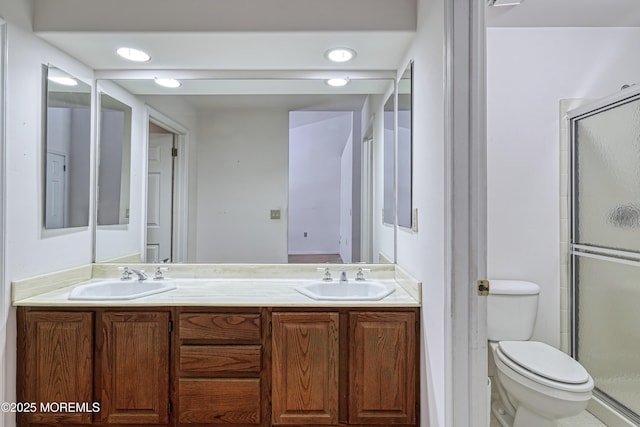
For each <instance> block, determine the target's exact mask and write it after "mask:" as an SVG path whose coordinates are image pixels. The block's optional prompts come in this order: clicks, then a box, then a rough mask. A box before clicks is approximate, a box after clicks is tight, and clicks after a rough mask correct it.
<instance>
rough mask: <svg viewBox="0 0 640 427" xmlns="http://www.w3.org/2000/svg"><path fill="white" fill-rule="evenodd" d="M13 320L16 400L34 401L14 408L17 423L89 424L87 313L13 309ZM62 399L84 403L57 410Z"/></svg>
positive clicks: (90, 318) (90, 343)
mask: <svg viewBox="0 0 640 427" xmlns="http://www.w3.org/2000/svg"><path fill="white" fill-rule="evenodd" d="M18 322H19V323H18V331H19V335H18V343H19V353H18V372H19V374H18V375H19V377H18V387H17V389H18V401H19V402H32V403H35V404H36V408H28V410H29V411H30V410H32V409H36V411H37V412H35V413H32V412H26V411H20V412H21V413H20V414H19V418H22V420H20V421H26V422H28V423H42V424H47V423H65V424H88V423H91V408H92V403H93V398H92V397H93V396H92V391H93V357H92V354H93V333H92V331H93V314H92V313H85V312H82V313H80V312H70V313H66V312H55V311H52V312H46V311H23V310H22V309H19V311H18ZM67 402H78V403H79V404H81V405H86V407H84V406H82V407H80V408H82V410H80V411H78V410H77V409H74V411H71V412H66V411H63V410H61V409H60V403H62V404H66V403H67ZM40 411H42V412H40ZM76 411H77V412H76ZM20 424H22V422H20Z"/></svg>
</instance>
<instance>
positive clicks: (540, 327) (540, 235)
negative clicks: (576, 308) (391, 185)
mask: <svg viewBox="0 0 640 427" xmlns="http://www.w3.org/2000/svg"><path fill="white" fill-rule="evenodd" d="M639 40H640V29H638V28H520V29H514V28H489V29H488V31H487V76H488V80H487V102H488V108H487V128H488V131H487V156H488V163H487V165H488V212H487V216H488V224H487V227H488V230H487V232H488V236H487V237H488V260H487V261H488V265H487V269H488V274H489V277H490V278H520V279H525V280H530V281H533V282H536V283H538V284H539V285H540V286H541V288H542V290H541V296H540V306H539V314H538V321H537V325H536V331H535V334H534V337H533V338H534V339H536V340H540V341H544V342H547V343H549V344H551V345H554V346H556V347H558V346H560V330H561V326H563V327H564V328H565V330H566V325H561V321H560V309H561V302H563V303H564V302H566V297H567V295H566V289H567V288H566V287H565V288H564V289H565V290H564V291H563V293H564V295H563V296H562V298H561V292H560V289H561V273H560V261H561V258H562V257H565V256H566V248H564V249H563V250H562V253H561V249H560V243H559V242H560V236H559V229H560V205H559V197H560V186H561V184H562V185H566V184H565V183H566V181H565V179H566V176H565V177H563V178H562V179H561V177H560V173H559V167H560V166H559V165H560V157H559V155H560V148H559V129H560V128H559V126H560V125H559V101H560V99H567V98H600V97H603V96H606V95H609V94H611V93H614V92H617V91H619V90H620V88H621V86H622V85H623V84H631V83H637V82H640V57H638V55H634V54H633V53H632V52H637V50H638V49H637V48H638V41H639ZM561 300H562V301H561Z"/></svg>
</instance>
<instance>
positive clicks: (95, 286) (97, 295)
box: [69, 279, 176, 300]
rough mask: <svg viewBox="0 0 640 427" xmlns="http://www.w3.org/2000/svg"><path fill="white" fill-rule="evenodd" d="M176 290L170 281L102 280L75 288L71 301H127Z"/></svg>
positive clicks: (70, 295) (70, 296) (71, 294)
mask: <svg viewBox="0 0 640 427" xmlns="http://www.w3.org/2000/svg"><path fill="white" fill-rule="evenodd" d="M175 288H176V284H175V282H173V281H172V280H167V279H163V280H144V281H142V282H141V281H139V280H103V281H101V282H96V283H88V284H86V285H80V286H76V287H75V288H73V289H72V290H71V293H70V294H69V299H71V300H127V299H135V298H141V297H146V296H148V295H154V294H158V293H160V292H166V291H170V290H172V289H175Z"/></svg>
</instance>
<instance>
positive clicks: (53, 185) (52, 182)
mask: <svg viewBox="0 0 640 427" xmlns="http://www.w3.org/2000/svg"><path fill="white" fill-rule="evenodd" d="M65 172H66V156H64V155H63V154H57V153H52V152H48V153H47V200H46V212H47V213H46V216H45V225H46V228H63V227H64V214H65V209H64V207H65V198H66V187H67V182H66V178H65V176H66V173H65Z"/></svg>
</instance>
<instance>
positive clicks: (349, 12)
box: [16, 0, 640, 109]
mask: <svg viewBox="0 0 640 427" xmlns="http://www.w3.org/2000/svg"><path fill="white" fill-rule="evenodd" d="M16 1H17V0H16ZM429 1H431V0H349V2H345V0H322V1H321V2H318V1H317V0H216V1H211V0H180V1H179V2H176V1H174V0H109V1H108V2H91V1H86V0H33V28H34V31H35V33H36V34H37V35H39V36H40V37H42V38H43V39H45V40H46V41H48V42H49V43H51V44H52V45H54V46H57V47H59V48H60V49H62V50H63V51H66V52H67V53H69V54H70V55H72V56H73V57H75V58H77V59H79V60H80V61H82V62H83V63H85V64H87V65H88V66H90V67H91V68H93V69H95V70H99V75H109V73H111V74H113V73H116V74H117V73H118V72H121V71H122V70H133V71H134V72H135V71H138V72H140V71H144V70H155V71H153V72H152V71H149V73H155V74H160V73H162V74H163V75H162V76H163V77H170V76H171V73H172V71H173V72H175V73H177V74H179V75H180V77H181V78H182V79H184V78H185V77H188V76H189V75H190V74H189V73H190V72H192V73H196V71H202V70H218V71H220V70H222V71H226V72H227V74H226V76H227V77H229V76H233V75H234V73H235V72H238V73H242V72H253V73H254V76H257V77H259V76H260V73H262V72H265V73H269V75H270V76H271V77H274V76H278V73H280V72H281V73H286V76H287V77H292V76H293V77H296V76H297V74H296V73H298V74H299V76H305V78H308V74H309V72H312V73H313V74H314V75H315V76H316V77H318V78H322V77H324V76H325V75H326V76H329V75H331V76H334V75H336V74H339V75H345V76H349V77H353V76H357V75H358V73H361V72H367V73H369V74H368V76H369V77H372V76H374V77H375V76H376V73H378V74H379V76H384V77H389V76H390V75H393V74H394V73H395V70H397V69H398V68H399V67H400V66H401V65H402V61H403V60H404V58H405V55H406V52H407V51H408V49H409V46H410V44H411V42H412V39H413V37H414V35H415V31H416V25H417V24H416V19H417V15H418V8H419V7H420V3H422V4H424V3H426V2H429ZM70 10H73V11H74V12H73V13H68V11H70ZM486 24H487V26H488V27H548V26H563V27H565V26H577V27H582V26H640V0H525V1H524V2H523V3H522V4H521V5H518V6H508V7H487V8H486ZM121 46H128V47H135V48H140V49H143V50H145V51H147V52H148V53H149V54H150V55H151V56H152V59H151V61H149V62H147V63H142V64H139V63H132V62H128V61H126V60H124V59H122V58H120V57H118V56H117V55H116V54H115V50H116V49H117V48H118V47H121ZM336 46H343V47H350V48H352V49H354V50H356V51H357V53H358V55H357V57H356V58H355V60H353V61H351V62H349V63H347V64H334V63H331V62H329V61H328V60H327V59H326V58H325V57H324V53H325V51H326V50H327V49H329V48H331V47H336ZM100 70H101V71H100ZM167 70H168V71H167ZM283 75H284V74H283ZM149 76H150V75H147V76H146V78H148V77H149ZM299 76H298V77H299ZM135 78H136V79H138V78H140V77H139V76H138V77H135ZM292 81H293V80H292ZM138 83H139V82H138ZM245 83H246V82H245ZM121 84H122V85H123V86H125V87H127V88H128V89H129V90H130V91H132V92H133V93H139V94H145V95H150V96H154V95H160V94H168V93H180V91H175V92H171V91H167V90H165V89H162V88H159V87H157V86H156V85H153V84H149V83H148V82H147V83H145V84H142V85H137V84H135V82H131V81H121ZM203 84H204V83H203V82H201V81H199V82H186V83H185V84H184V85H183V87H182V88H181V89H180V90H181V91H183V93H188V94H189V95H192V98H190V99H189V103H190V104H193V105H196V106H198V108H204V107H206V106H207V105H209V104H208V101H207V98H210V97H205V96H202V95H200V96H198V95H196V96H195V97H193V95H195V94H197V93H199V92H198V90H201V89H203V86H202V85H203ZM296 84H297V85H298V86H300V87H299V88H295V90H294V86H293V85H292V86H291V87H290V89H289V90H282V92H281V93H276V92H274V90H272V89H270V91H268V92H264V91H261V90H258V89H256V91H255V93H262V94H263V95H261V97H260V99H261V101H260V102H268V101H266V100H267V99H268V97H267V95H266V94H267V93H269V95H270V96H272V97H274V98H272V101H273V102H276V103H278V105H280V104H282V103H284V102H288V101H291V102H293V103H295V104H298V105H300V101H301V99H303V98H299V97H296V96H292V95H294V94H295V93H298V94H301V93H307V94H311V93H314V95H313V97H316V96H318V98H317V99H315V98H313V97H312V96H311V95H309V96H308V97H307V99H306V100H304V102H302V104H307V105H322V104H326V105H333V109H336V108H339V107H337V106H338V105H339V103H340V102H341V101H340V99H343V100H344V102H345V105H348V106H349V108H347V107H346V106H345V109H351V106H353V105H356V104H360V105H361V103H362V99H363V97H362V92H357V94H354V95H352V98H349V97H347V96H346V95H341V96H340V97H337V98H335V99H330V97H331V95H330V93H327V92H324V93H321V94H319V93H317V91H316V90H315V89H303V88H302V85H300V82H297V83H296ZM265 88H266V86H265ZM324 89H327V88H326V87H325V88H324ZM203 90H205V91H206V93H210V94H213V93H218V94H224V95H225V96H226V101H227V102H229V101H230V97H229V96H228V95H231V94H233V93H234V92H233V91H235V90H237V92H235V93H237V94H243V96H244V98H242V99H240V98H238V105H243V103H244V104H246V103H250V102H249V101H247V96H246V95H248V93H249V92H248V89H247V88H246V87H244V88H242V87H241V85H233V86H230V85H224V87H223V88H222V89H221V91H220V92H215V91H212V89H210V88H208V89H203ZM202 93H205V92H202ZM336 93H340V92H336ZM370 93H378V92H376V91H374V90H373V89H372V91H371V92H370ZM209 106H210V107H211V108H216V107H215V106H213V105H209ZM303 106H304V105H303Z"/></svg>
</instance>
